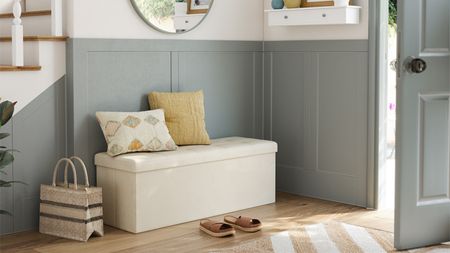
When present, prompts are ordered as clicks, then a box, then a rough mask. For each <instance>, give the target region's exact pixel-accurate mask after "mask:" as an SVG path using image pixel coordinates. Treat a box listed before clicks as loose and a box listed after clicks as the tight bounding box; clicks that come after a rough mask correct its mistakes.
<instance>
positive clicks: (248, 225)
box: [223, 215, 262, 233]
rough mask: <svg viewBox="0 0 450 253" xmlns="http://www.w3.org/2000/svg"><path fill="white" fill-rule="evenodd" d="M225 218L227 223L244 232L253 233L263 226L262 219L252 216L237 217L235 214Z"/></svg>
mask: <svg viewBox="0 0 450 253" xmlns="http://www.w3.org/2000/svg"><path fill="white" fill-rule="evenodd" d="M223 219H224V221H225V222H226V223H228V224H230V225H231V226H233V227H235V228H237V229H239V230H242V231H244V232H249V233H253V232H257V231H259V230H261V228H262V224H261V221H259V220H258V219H253V218H250V217H243V216H239V217H237V218H236V217H234V216H230V215H227V216H225V217H224V218H223Z"/></svg>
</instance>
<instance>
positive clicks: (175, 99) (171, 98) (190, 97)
mask: <svg viewBox="0 0 450 253" xmlns="http://www.w3.org/2000/svg"><path fill="white" fill-rule="evenodd" d="M148 100H149V104H150V108H152V110H156V109H163V110H164V115H165V117H166V124H167V127H168V128H169V133H170V135H171V136H172V138H173V140H174V141H175V143H176V144H177V145H197V144H200V145H201V144H211V141H210V139H209V136H208V133H207V132H206V124H205V106H204V103H203V91H197V92H179V93H168V92H152V93H150V94H149V95H148Z"/></svg>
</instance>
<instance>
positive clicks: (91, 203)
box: [39, 156, 103, 241]
mask: <svg viewBox="0 0 450 253" xmlns="http://www.w3.org/2000/svg"><path fill="white" fill-rule="evenodd" d="M72 160H73V161H78V162H79V163H80V164H81V167H82V169H83V172H84V176H85V185H78V182H77V173H76V170H75V165H74V163H73V162H72ZM64 162H65V163H66V166H65V170H64V183H58V184H57V183H56V176H57V174H58V169H59V167H60V165H61V164H62V163H64ZM69 166H70V167H71V169H72V171H73V181H74V182H73V184H69V183H68V182H67V170H68V167H69ZM39 232H41V233H43V234H48V235H53V236H58V237H63V238H67V239H72V240H78V241H87V240H88V239H89V237H90V236H91V235H97V236H103V208H102V188H99V187H89V178H88V175H87V170H86V166H85V164H84V163H83V161H82V160H81V159H80V158H78V157H75V156H74V157H71V158H70V159H68V158H62V159H61V160H59V161H58V162H57V163H56V166H55V169H54V171H53V183H52V185H41V203H40V219H39Z"/></svg>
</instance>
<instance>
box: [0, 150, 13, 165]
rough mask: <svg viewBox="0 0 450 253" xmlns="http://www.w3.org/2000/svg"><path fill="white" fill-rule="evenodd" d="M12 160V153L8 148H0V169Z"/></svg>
mask: <svg viewBox="0 0 450 253" xmlns="http://www.w3.org/2000/svg"><path fill="white" fill-rule="evenodd" d="M12 162H14V155H13V154H12V153H11V151H10V150H1V151H0V169H3V168H5V167H6V166H8V165H10V164H11V163H12Z"/></svg>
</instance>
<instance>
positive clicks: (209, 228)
mask: <svg viewBox="0 0 450 253" xmlns="http://www.w3.org/2000/svg"><path fill="white" fill-rule="evenodd" d="M200 230H201V231H203V232H205V233H207V234H208V235H210V236H214V237H225V236H229V235H234V234H235V233H236V230H234V228H233V227H232V226H230V225H229V224H226V223H223V222H216V221H212V220H201V221H200Z"/></svg>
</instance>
